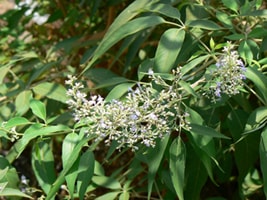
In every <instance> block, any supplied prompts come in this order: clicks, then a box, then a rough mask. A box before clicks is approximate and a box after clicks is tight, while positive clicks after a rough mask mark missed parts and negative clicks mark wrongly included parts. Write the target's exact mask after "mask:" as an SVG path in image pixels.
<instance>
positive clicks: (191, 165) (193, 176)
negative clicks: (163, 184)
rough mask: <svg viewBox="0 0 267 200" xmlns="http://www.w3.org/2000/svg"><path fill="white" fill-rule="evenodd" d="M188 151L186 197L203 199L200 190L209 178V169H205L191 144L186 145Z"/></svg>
mask: <svg viewBox="0 0 267 200" xmlns="http://www.w3.org/2000/svg"><path fill="white" fill-rule="evenodd" d="M186 151H187V154H186V155H187V156H186V168H185V177H186V180H185V182H186V186H185V192H184V199H192V200H193V199H201V198H200V192H201V189H202V187H203V186H204V184H205V182H206V180H207V178H208V174H207V170H205V168H204V165H203V162H202V161H201V160H200V158H199V155H198V154H196V152H195V150H194V149H193V148H192V147H191V146H190V145H187V146H186Z"/></svg>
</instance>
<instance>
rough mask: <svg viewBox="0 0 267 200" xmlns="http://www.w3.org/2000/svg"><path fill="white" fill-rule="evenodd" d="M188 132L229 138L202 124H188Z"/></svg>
mask: <svg viewBox="0 0 267 200" xmlns="http://www.w3.org/2000/svg"><path fill="white" fill-rule="evenodd" d="M190 127H191V129H190V132H192V133H194V134H197V135H205V136H210V137H214V138H223V139H230V138H229V137H227V136H225V135H223V134H221V133H219V132H217V131H216V130H214V129H213V128H210V127H207V126H203V125H198V124H193V123H192V124H190Z"/></svg>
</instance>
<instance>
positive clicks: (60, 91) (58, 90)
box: [32, 82, 68, 103]
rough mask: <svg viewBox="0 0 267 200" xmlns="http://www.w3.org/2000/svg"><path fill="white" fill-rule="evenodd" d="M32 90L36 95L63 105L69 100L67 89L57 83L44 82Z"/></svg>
mask: <svg viewBox="0 0 267 200" xmlns="http://www.w3.org/2000/svg"><path fill="white" fill-rule="evenodd" d="M32 89H33V91H34V92H35V93H36V94H38V95H41V96H42V97H48V98H50V99H53V100H56V101H60V102H62V103H66V101H67V100H68V97H67V95H66V92H67V91H66V89H65V88H64V87H63V86H62V85H60V84H57V83H49V82H44V83H40V84H38V85H36V86H34V87H33V88H32Z"/></svg>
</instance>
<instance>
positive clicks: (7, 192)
mask: <svg viewBox="0 0 267 200" xmlns="http://www.w3.org/2000/svg"><path fill="white" fill-rule="evenodd" d="M0 196H2V197H8V196H10V197H24V198H28V199H33V198H32V197H31V196H29V195H27V194H24V193H23V192H21V191H20V190H19V189H14V188H4V189H3V190H2V191H0Z"/></svg>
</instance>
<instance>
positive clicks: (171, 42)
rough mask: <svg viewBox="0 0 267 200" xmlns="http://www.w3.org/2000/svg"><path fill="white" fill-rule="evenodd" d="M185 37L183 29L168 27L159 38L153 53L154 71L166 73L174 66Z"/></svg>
mask: <svg viewBox="0 0 267 200" xmlns="http://www.w3.org/2000/svg"><path fill="white" fill-rule="evenodd" d="M184 37H185V31H184V30H183V29H177V28H171V29H168V30H167V31H166V32H164V33H163V35H162V36H161V38H160V41H159V45H158V48H157V50H156V55H155V59H154V61H155V70H154V71H155V72H160V73H167V72H170V70H171V69H172V68H173V67H174V64H175V61H176V59H177V56H178V54H179V52H180V50H181V48H182V45H183V42H184Z"/></svg>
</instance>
